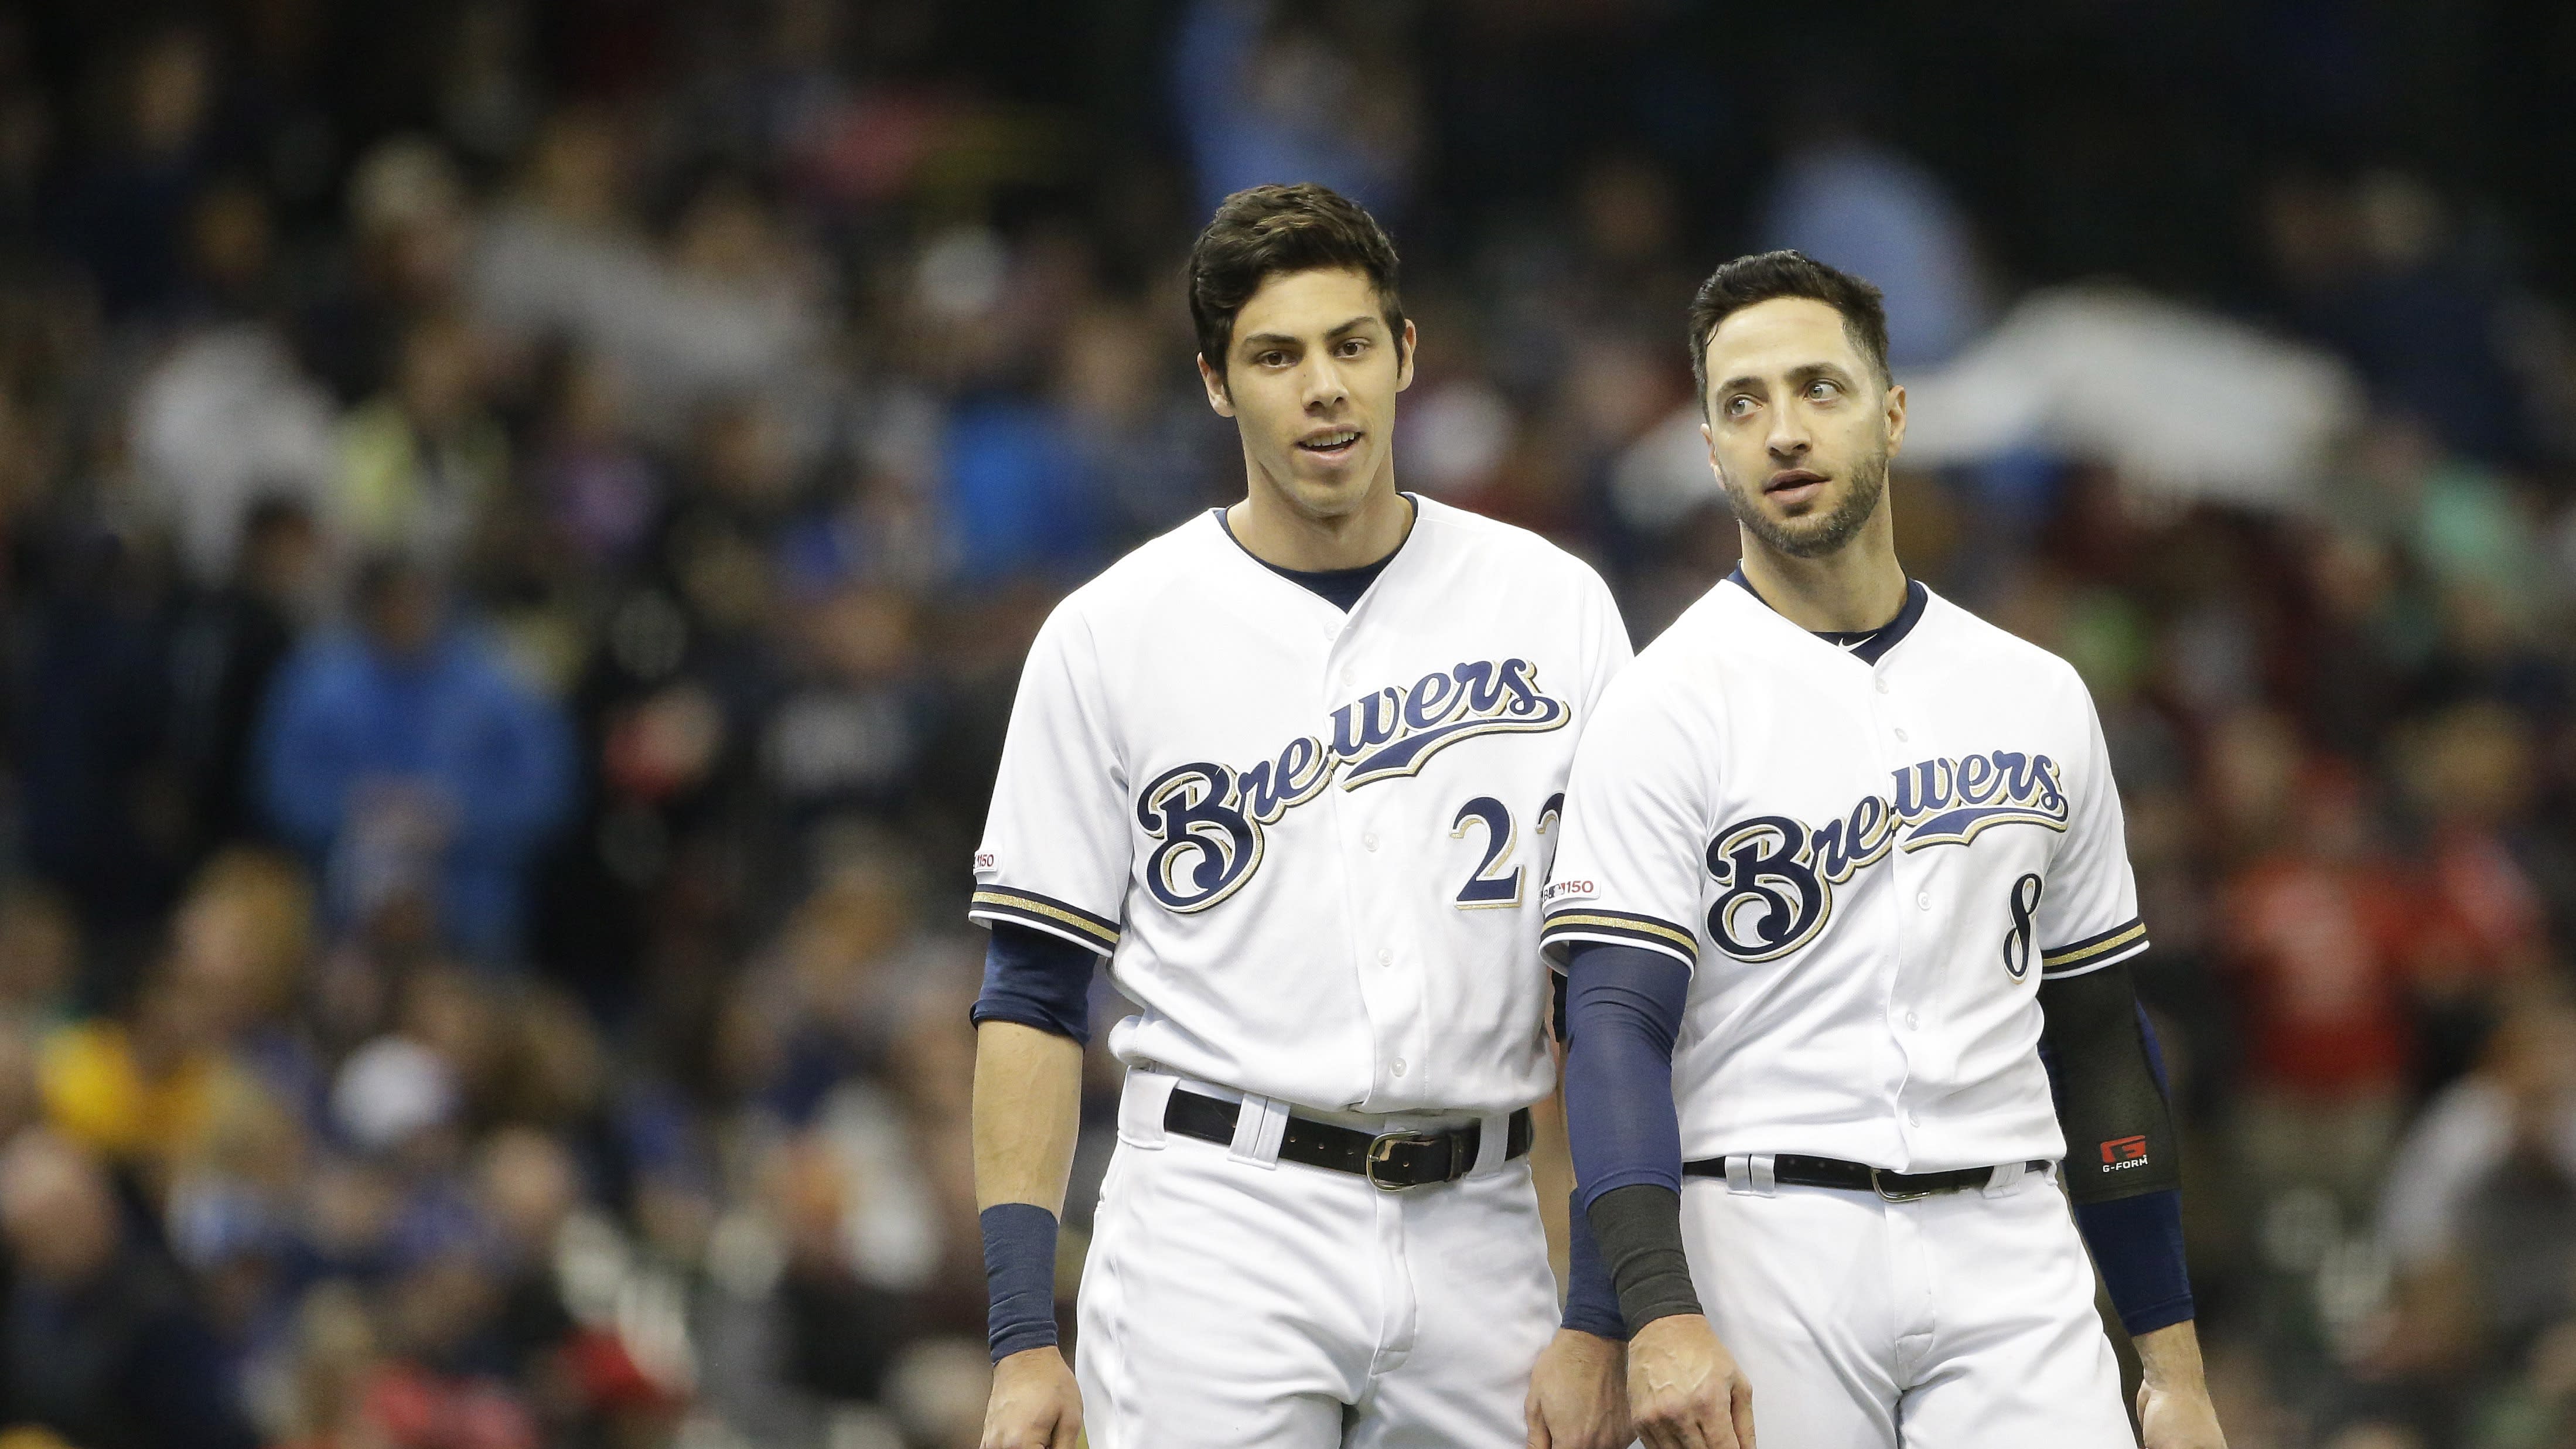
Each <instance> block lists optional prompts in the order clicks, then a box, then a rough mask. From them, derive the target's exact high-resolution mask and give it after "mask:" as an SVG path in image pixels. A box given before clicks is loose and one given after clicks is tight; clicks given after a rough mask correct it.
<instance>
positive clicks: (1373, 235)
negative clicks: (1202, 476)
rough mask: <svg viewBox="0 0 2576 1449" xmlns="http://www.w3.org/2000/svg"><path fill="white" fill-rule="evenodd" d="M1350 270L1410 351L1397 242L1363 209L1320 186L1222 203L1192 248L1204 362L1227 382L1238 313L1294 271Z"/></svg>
mask: <svg viewBox="0 0 2576 1449" xmlns="http://www.w3.org/2000/svg"><path fill="white" fill-rule="evenodd" d="M1341 269H1347V270H1350V271H1355V272H1359V273H1362V274H1363V275H1365V276H1366V277H1367V278H1368V279H1369V286H1370V288H1371V289H1372V290H1373V291H1375V292H1376V293H1377V305H1378V311H1379V312H1380V313H1381V314H1383V315H1384V316H1385V318H1386V326H1387V330H1388V331H1389V332H1392V333H1394V334H1395V345H1396V347H1397V348H1398V349H1399V350H1401V349H1402V348H1403V346H1404V303H1403V302H1402V301H1401V300H1400V299H1399V298H1398V297H1397V296H1396V290H1395V279H1396V258H1395V243H1394V242H1392V241H1389V240H1388V239H1387V235H1386V231H1385V229H1384V228H1382V227H1380V226H1379V225H1378V224H1377V218H1375V217H1373V216H1370V215H1369V214H1368V212H1367V210H1366V209H1365V208H1363V207H1362V206H1361V205H1360V204H1359V203H1358V202H1356V201H1353V200H1351V199H1350V198H1349V197H1346V196H1343V195H1342V194H1340V193H1339V192H1336V191H1334V190H1332V189H1331V188H1329V187H1323V186H1317V185H1315V184H1314V183H1313V182H1311V181H1308V182H1299V183H1298V184H1297V185H1294V186H1255V187H1252V188H1250V189H1248V190H1244V191H1238V192H1236V193H1235V194H1233V195H1232V196H1229V197H1227V198H1226V199H1225V200H1224V201H1223V202H1221V203H1219V204H1218V206H1217V209H1216V215H1215V216H1214V217H1213V218H1211V219H1210V220H1209V222H1208V224H1207V229H1206V230H1204V231H1202V232H1200V233H1199V236H1198V240H1197V241H1195V242H1193V243H1191V245H1190V321H1191V323H1192V324H1193V325H1194V326H1195V327H1196V328H1197V329H1198V334H1199V356H1201V357H1204V358H1206V359H1207V364H1208V366H1210V367H1212V368H1215V369H1216V374H1217V376H1218V377H1223V376H1225V357H1226V352H1227V350H1228V349H1230V348H1231V347H1233V345H1234V318H1235V314H1236V313H1239V312H1241V311H1242V310H1243V304H1244V303H1246V302H1249V301H1251V300H1252V294H1253V293H1255V292H1258V291H1260V290H1261V284H1262V283H1263V282H1266V281H1268V280H1270V279H1271V278H1272V277H1275V276H1280V275H1282V274H1284V273H1288V272H1311V271H1320V270H1341Z"/></svg>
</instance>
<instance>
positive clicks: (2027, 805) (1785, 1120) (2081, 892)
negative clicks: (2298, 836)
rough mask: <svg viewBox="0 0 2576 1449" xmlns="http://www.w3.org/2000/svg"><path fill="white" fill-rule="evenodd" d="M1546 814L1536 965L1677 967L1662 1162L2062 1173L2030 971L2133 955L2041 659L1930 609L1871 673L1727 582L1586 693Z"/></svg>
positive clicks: (2086, 755) (2075, 740) (2117, 835)
mask: <svg viewBox="0 0 2576 1449" xmlns="http://www.w3.org/2000/svg"><path fill="white" fill-rule="evenodd" d="M1568 799H1569V806H1568V815H1567V821H1566V838H1565V841H1564V845H1563V848H1562V849H1561V850H1560V852H1559V854H1558V856H1557V863H1556V869H1555V871H1554V873H1553V875H1552V877H1551V884H1550V885H1549V888H1548V906H1547V909H1548V923H1547V927H1546V932H1545V936H1546V941H1547V945H1548V949H1549V953H1550V955H1551V956H1552V957H1556V958H1557V959H1559V960H1561V959H1562V955H1563V953H1564V951H1565V950H1566V948H1567V947H1569V946H1570V945H1571V944H1572V943H1574V942H1577V941H1606V942H1614V943H1618V944H1623V945H1634V946H1644V947H1649V948H1651V949H1654V950H1658V951H1662V952H1665V953H1667V954H1669V955H1671V956H1672V957H1674V958H1675V959H1677V960H1679V961H1681V962H1683V963H1684V964H1685V965H1688V966H1690V967H1692V977H1691V984H1690V994H1689V997H1688V1005H1687V1007H1686V1009H1685V1012H1684V1016H1683V1023H1682V1030H1681V1036H1680V1039H1679V1041H1678V1042H1677V1043H1676V1045H1675V1050H1674V1060H1673V1091H1674V1096H1675V1098H1676V1100H1677V1103H1678V1106H1679V1108H1680V1115H1681V1135H1682V1144H1681V1145H1682V1155H1683V1157H1684V1159H1685V1160H1698V1159H1702V1158H1711V1157H1720V1156H1727V1155H1732V1154H1737V1153H1745V1154H1761V1153H1783V1152H1794V1153H1806V1154H1810V1155H1814V1156H1823V1157H1839V1158H1844V1159H1847V1160H1850V1161H1855V1162H1863V1163H1867V1164H1870V1165H1872V1166H1876V1167H1884V1168H1888V1169H1891V1170H1895V1171H1900V1172H1933V1171H1941V1170H1945V1169H1950V1168H1960V1167H1978V1166H1988V1165H1993V1164H1998V1163H2007V1162H2016V1161H2021V1160H2025V1159H2031V1158H2056V1157H2059V1156H2061V1155H2062V1154H2063V1152H2064V1142H2063V1140H2062V1137H2061V1135H2060V1133H2059V1130H2058V1125H2057V1116H2056V1112H2055V1110H2054V1108H2053V1106H2052V1104H2051V1102H2050V1098H2049V1091H2048V1081H2047V1076H2046V1074H2045V1072H2044V1071H2043V1069H2042V1068H2041V1066H2040V1063H2039V1058H2038V1055H2037V1053H2036V1052H2035V1050H2034V1048H2035V1047H2036V1045H2037V1043H2038V1041H2039V1033H2040V1026H2041V1014H2040V1009H2039V1004H2038V1000H2037V996H2038V990H2039V982H2040V979H2041V978H2042V977H2043V976H2049V977H2055V976H2067V975H2074V974H2077V973H2080V972H2084V971H2091V970H2098V969H2100V968H2102V967H2104V966H2108V965H2110V964H2112V963H2114V962H2117V961H2122V960H2126V959H2127V958H2129V957H2131V956H2133V955H2136V954H2137V953H2138V952H2140V951H2143V950H2145V949H2146V945H2147V936H2146V928H2145V927H2144V926H2143V925H2142V924H2141V923H2140V922H2139V920H2138V909H2137V889H2136V885H2135V883H2134V881H2133V880H2132V878H2131V875H2130V871H2129V863H2128V854H2127V850H2126V847H2125V845H2124V843H2123V841H2122V838H2121V822H2120V799H2119V795H2118V792H2117V791H2116V789H2115V788H2114V786H2113V784H2112V780H2111V768H2110V762H2109V757H2108V754H2107V752H2106V751H2105V750H2104V748H2103V743H2102V731H2101V725H2100V723H2099V721H2098V720H2097V719H2096V718H2095V716H2094V712H2093V703H2092V699H2091V696H2090V695H2088V694H2087V693H2086V692H2085V689H2084V685H2083V682H2082V681H2081V680H2080V679H2078V678H2077V677H2076V674H2075V671H2074V670H2073V669H2072V668H2070V667H2069V666H2068V665H2067V664H2066V663H2065V662H2064V661H2062V660H2060V659H2058V658H2056V657H2055V656H2053V655H2051V654H2048V653H2047V652H2046V651H2044V650H2041V649H2038V648H2036V647H2034V646H2032V645H2030V644H2027V643H2024V642H2022V641H2021V640H2019V639H2016V638H2014V637H2012V636H2011V635H2009V634H2006V633H2005V632H2004V631H2002V630H2001V629H1998V628H1995V627H1994V626H1993V625H1990V624H1988V623H1986V622H1984V621H1983V620H1981V619H1978V618H1977V617H1975V616H1974V615H1972V614H1970V613H1968V612H1967V611H1966V610H1964V609H1960V608H1958V607H1956V606H1954V605H1952V604H1950V603H1948V602H1947V601H1945V600H1943V599H1941V598H1940V597H1938V596H1937V595H1930V594H1928V591H1927V596H1926V599H1925V603H1924V606H1923V609H1922V613H1921V615H1920V617H1919V619H1918V620H1917V622H1915V624H1914V625H1913V627H1912V628H1911V630H1910V632H1907V633H1906V634H1905V635H1903V637H1901V638H1900V639H1898V640H1897V642H1896V643H1895V644H1894V645H1893V647H1891V648H1889V649H1888V650H1887V651H1886V652H1885V653H1884V654H1883V655H1881V656H1880V657H1879V659H1878V661H1877V662H1876V663H1875V664H1872V663H1869V662H1867V661H1866V660H1864V659H1862V658H1860V657H1858V656H1855V655H1852V654H1849V653H1846V652H1844V650H1842V649H1841V648H1838V647H1837V646H1835V645H1834V644H1832V643H1829V642H1827V641H1825V640H1823V639H1820V638H1817V637H1816V636H1815V635H1813V634H1810V633H1808V632H1807V631H1806V630H1804V629H1801V628H1799V627H1798V626H1797V625H1796V624H1794V623H1791V622H1790V621H1789V620H1787V619H1785V618H1783V617H1781V616H1780V615H1779V614H1777V613H1774V612H1773V611H1772V610H1771V609H1770V608H1769V607H1768V606H1767V605H1765V604H1764V603H1762V601H1761V600H1760V599H1758V598H1756V597H1755V596H1754V595H1753V594H1752V593H1751V591H1750V590H1748V589H1747V588H1746V587H1745V586H1744V585H1743V584H1742V583H1741V582H1740V581H1737V580H1729V581H1727V582H1725V583H1721V584H1720V585H1718V586H1717V588H1715V589H1713V590H1711V591H1710V593H1709V594H1708V596H1707V597H1706V598H1703V599H1702V600H1700V601H1699V602H1698V603H1697V604H1694V605H1693V606H1692V607H1691V608H1690V610H1689V611H1688V612H1686V613H1685V614H1683V615H1682V617H1681V618H1680V619H1679V620H1678V621H1676V622H1675V623H1674V625H1673V626H1672V628H1671V629H1670V630H1669V631H1667V632H1666V633H1665V634H1664V636H1663V637H1662V638H1660V639H1658V640H1656V641H1655V642H1654V643H1653V645H1651V646H1650V647H1648V648H1647V649H1646V650H1645V651H1644V652H1643V653H1642V654H1640V655H1639V656H1638V658H1637V662H1636V665H1635V667H1634V668H1632V669H1629V670H1628V671H1626V672H1625V673H1623V674H1622V675H1621V676H1620V678H1619V680H1618V682H1617V683H1616V684H1615V685H1613V686H1612V688H1611V689H1610V692H1609V693H1608V695H1607V696H1606V697H1604V699H1603V700H1602V703H1601V709H1600V713H1599V715H1598V717H1597V718H1596V719H1595V720H1594V721H1593V722H1592V724H1591V726H1590V727H1589V729H1588V730H1587V731H1586V733H1585V736H1584V740H1583V748H1582V750H1581V752H1580V754H1579V755H1578V757H1577V759H1576V761H1575V770H1574V778H1573V782H1572V784H1571V785H1570V786H1569V787H1568Z"/></svg>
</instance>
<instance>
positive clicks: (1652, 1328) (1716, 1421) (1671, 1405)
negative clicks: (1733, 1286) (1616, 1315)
mask: <svg viewBox="0 0 2576 1449" xmlns="http://www.w3.org/2000/svg"><path fill="white" fill-rule="evenodd" d="M1628 1413H1629V1414H1630V1416H1631V1417H1632V1418H1634V1419H1635V1421H1636V1425H1637V1434H1638V1436H1639V1437H1640V1438H1642V1439H1644V1440H1645V1441H1646V1443H1647V1444H1648V1445H1650V1446H1651V1449H1753V1386H1752V1385H1751V1384H1748V1383H1746V1382H1745V1381H1744V1371H1743V1370H1741V1369H1739V1368H1737V1367H1736V1366H1735V1356H1734V1355H1733V1354H1730V1353H1728V1352H1727V1351H1726V1345H1725V1344H1722V1343H1720V1342H1718V1341H1717V1335H1716V1334H1715V1333H1713V1332H1711V1331H1710V1330H1709V1326H1708V1320H1707V1319H1706V1318H1704V1317H1702V1316H1701V1315H1699V1314H1696V1313H1688V1314H1675V1315H1674V1316H1672V1317H1670V1318H1658V1319H1656V1320H1655V1321H1654V1322H1652V1323H1649V1324H1647V1325H1646V1326H1645V1327H1644V1328H1641V1329H1639V1330H1637V1332H1636V1333H1635V1335H1633V1336H1632V1337H1630V1338H1629V1340H1628Z"/></svg>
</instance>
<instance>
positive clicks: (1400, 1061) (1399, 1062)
mask: <svg viewBox="0 0 2576 1449" xmlns="http://www.w3.org/2000/svg"><path fill="white" fill-rule="evenodd" d="M1395 1074H1396V1075H1397V1076H1399V1077H1400V1076H1403V1075H1404V1058H1402V1057H1397V1058H1396V1059H1395Z"/></svg>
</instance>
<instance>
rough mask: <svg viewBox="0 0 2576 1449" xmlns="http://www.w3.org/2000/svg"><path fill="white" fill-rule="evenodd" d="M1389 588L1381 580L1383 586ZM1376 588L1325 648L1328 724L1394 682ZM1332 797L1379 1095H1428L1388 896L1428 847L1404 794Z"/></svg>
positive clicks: (1395, 911) (1339, 792) (1415, 1011)
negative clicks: (1376, 619) (1408, 818)
mask: <svg viewBox="0 0 2576 1449" xmlns="http://www.w3.org/2000/svg"><path fill="white" fill-rule="evenodd" d="M1384 584H1385V580H1383V579H1381V580H1379V587H1380V588H1382V587H1383V586H1384ZM1376 593H1377V589H1372V590H1371V591H1370V596H1368V597H1363V598H1362V599H1361V600H1360V602H1359V603H1358V604H1356V605H1354V606H1353V607H1352V609H1351V612H1350V615H1349V616H1348V617H1347V618H1344V619H1342V620H1341V621H1340V624H1339V627H1338V628H1337V629H1336V630H1335V632H1334V634H1333V637H1332V642H1331V644H1330V645H1329V646H1328V647H1327V648H1326V650H1325V653H1324V682H1323V694H1324V698H1323V701H1322V710H1323V713H1324V716H1325V718H1326V720H1327V721H1328V723H1327V724H1326V728H1327V729H1328V730H1329V729H1330V728H1331V725H1330V723H1329V721H1330V718H1331V715H1332V712H1333V711H1334V710H1336V709H1339V708H1341V707H1342V706H1344V705H1348V704H1353V703H1356V702H1359V701H1361V700H1363V699H1364V698H1365V696H1366V693H1367V691H1368V690H1370V689H1371V688H1372V687H1375V688H1383V687H1384V686H1385V679H1384V678H1382V677H1381V676H1383V675H1385V674H1386V672H1387V671H1386V669H1385V668H1384V667H1383V666H1384V665H1385V663H1386V661H1385V660H1384V659H1383V658H1382V657H1381V655H1382V654H1383V651H1380V650H1378V649H1375V648H1373V647H1371V646H1372V643H1373V637H1374V635H1373V631H1372V630H1370V629H1369V627H1368V626H1367V623H1366V621H1365V619H1364V618H1363V616H1364V615H1366V614H1367V613H1368V612H1370V609H1369V606H1370V603H1371V599H1372V598H1373V597H1374V595H1375V594H1376ZM1326 793H1327V794H1328V796H1329V797H1330V800H1331V809H1332V812H1333V824H1334V834H1335V837H1336V839H1335V843H1336V844H1337V845H1338V847H1339V852H1338V853H1339V858H1340V866H1341V872H1342V882H1343V887H1342V888H1343V899H1344V900H1345V901H1347V902H1348V903H1349V906H1350V909H1349V913H1348V919H1349V921H1350V923H1351V926H1350V932H1349V935H1348V937H1347V938H1346V942H1347V946H1346V949H1347V957H1346V960H1347V966H1348V969H1349V970H1350V971H1351V973H1352V975H1353V977H1354V978H1355V979H1356V980H1357V982H1358V984H1359V997H1360V1006H1361V1009H1362V1010H1364V1011H1366V1012H1367V1013H1368V1026H1369V1047H1370V1051H1371V1054H1372V1059H1371V1062H1370V1070H1369V1098H1370V1099H1371V1100H1384V1099H1386V1098H1388V1097H1396V1098H1401V1099H1410V1100H1415V1101H1419V1100H1423V1097H1422V1094H1423V1091H1424V1090H1425V1089H1426V1088H1427V1086H1428V1085H1429V1084H1428V1083H1427V1081H1426V1080H1425V1078H1424V1076H1423V1073H1424V1072H1425V1071H1426V1070H1427V1068H1428V1063H1429V1057H1428V1053H1426V1052H1424V1051H1423V1050H1422V1043H1421V1042H1420V1041H1419V1040H1418V1039H1417V1038H1418V1037H1419V1035H1420V1030H1421V1024H1422V992H1421V984H1422V983H1421V972H1420V970H1419V969H1418V966H1416V965H1415V963H1413V962H1411V961H1410V960H1409V959H1408V958H1409V948H1410V946H1411V945H1412V943H1411V942H1409V941H1407V940H1405V939H1403V935H1402V931H1401V929H1400V927H1399V925H1398V923H1399V922H1401V921H1403V920H1405V919H1407V917H1406V915H1405V912H1404V911H1403V910H1402V909H1400V908H1399V906H1400V903H1399V902H1396V901H1393V900H1388V899H1386V897H1387V896H1389V895H1390V894H1393V893H1397V892H1400V891H1401V890H1402V888H1403V886H1404V882H1405V871H1404V868H1403V864H1402V862H1403V860H1404V859H1405V855H1404V852H1406V851H1409V850H1418V849H1419V848H1420V846H1419V844H1418V843H1417V842H1412V841H1408V840H1403V839H1399V838H1397V837H1398V835H1399V834H1400V831H1399V829H1398V828H1397V827H1398V824H1399V822H1398V821H1396V820H1395V819H1394V818H1393V816H1392V814H1391V806H1393V805H1396V804H1400V803H1401V798H1400V797H1399V796H1396V795H1394V794H1392V793H1389V792H1378V793H1375V794H1373V793H1372V792H1370V791H1367V790H1346V789H1343V788H1342V787H1341V785H1340V784H1339V783H1338V782H1337V783H1335V784H1334V785H1333V786H1332V787H1331V788H1330V789H1329V790H1328V791H1327V792H1326ZM1354 1105H1357V1104H1354Z"/></svg>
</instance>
